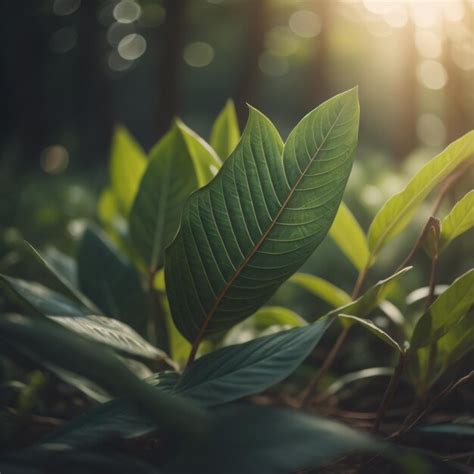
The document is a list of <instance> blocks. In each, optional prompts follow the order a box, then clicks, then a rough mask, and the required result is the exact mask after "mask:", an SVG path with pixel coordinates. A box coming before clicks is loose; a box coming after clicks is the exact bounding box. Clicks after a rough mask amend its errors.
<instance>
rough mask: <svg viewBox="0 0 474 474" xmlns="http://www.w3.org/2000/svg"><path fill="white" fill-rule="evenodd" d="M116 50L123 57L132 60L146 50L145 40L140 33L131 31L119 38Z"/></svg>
mask: <svg viewBox="0 0 474 474" xmlns="http://www.w3.org/2000/svg"><path fill="white" fill-rule="evenodd" d="M117 51H118V53H119V54H120V56H121V57H122V58H123V59H126V60H128V61H133V60H135V59H138V58H139V57H140V56H142V55H143V53H144V52H145V51H146V40H145V38H144V37H143V36H142V35H139V34H136V33H132V34H130V35H127V36H125V37H124V38H122V39H121V40H120V43H119V44H118V47H117Z"/></svg>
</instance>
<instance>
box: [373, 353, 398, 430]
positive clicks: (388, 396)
mask: <svg viewBox="0 0 474 474" xmlns="http://www.w3.org/2000/svg"><path fill="white" fill-rule="evenodd" d="M405 362H406V353H405V352H401V353H400V355H399V358H398V364H397V366H396V367H395V372H394V373H393V375H392V377H391V378H390V382H389V384H388V386H387V389H386V390H385V393H384V395H383V398H382V403H381V404H380V406H379V409H378V411H377V417H376V418H375V422H374V426H373V431H375V432H377V431H379V429H380V425H381V423H382V421H383V419H384V417H385V415H386V413H387V410H388V408H389V406H390V404H391V403H392V400H393V397H394V396H395V393H396V392H397V389H398V386H399V385H400V378H401V375H402V372H403V369H404V368H405Z"/></svg>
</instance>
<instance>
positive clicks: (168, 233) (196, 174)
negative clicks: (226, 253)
mask: <svg viewBox="0 0 474 474" xmlns="http://www.w3.org/2000/svg"><path fill="white" fill-rule="evenodd" d="M219 167H220V161H219V158H218V157H217V156H216V155H215V153H214V151H213V150H212V149H211V148H210V147H209V145H207V143H205V142H204V141H203V140H202V139H201V138H199V137H198V136H197V135H196V134H195V133H194V132H192V131H191V130H190V129H189V128H188V127H186V126H185V125H184V124H183V123H181V122H179V121H177V122H175V123H174V125H173V126H172V127H171V130H170V131H169V132H168V133H167V134H166V135H165V136H164V137H163V138H162V139H161V140H160V141H159V142H158V144H157V145H155V147H154V148H153V149H152V150H151V152H150V164H149V165H148V168H147V170H146V172H145V175H144V176H143V179H142V181H141V184H140V188H139V190H138V194H137V197H136V199H135V202H134V204H133V208H132V211H131V214H130V234H131V237H132V240H133V242H134V244H135V247H136V249H137V250H138V251H139V253H140V255H141V256H142V257H143V259H144V260H145V263H146V264H147V266H148V267H149V268H150V269H152V270H153V271H155V270H156V269H157V268H159V267H161V266H162V265H163V259H164V251H165V248H166V247H167V246H168V245H169V244H170V243H171V241H172V240H173V239H174V237H175V235H176V232H177V231H178V227H179V223H180V219H181V211H182V208H183V204H184V202H185V201H186V199H187V198H188V196H189V195H190V194H191V193H192V192H193V191H195V190H196V189H197V188H198V187H201V186H203V185H204V184H206V183H207V182H208V181H209V180H210V179H212V178H213V177H214V175H215V174H216V172H217V170H218V169H219Z"/></svg>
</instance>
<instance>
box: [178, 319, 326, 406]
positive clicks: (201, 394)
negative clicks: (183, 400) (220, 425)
mask: <svg viewBox="0 0 474 474" xmlns="http://www.w3.org/2000/svg"><path fill="white" fill-rule="evenodd" d="M332 322H333V318H323V319H320V320H319V321H317V322H316V323H314V324H311V325H309V326H305V327H301V328H296V329H290V330H288V331H282V332H279V333H277V334H272V335H270V336H265V337H259V338H257V339H254V340H252V341H249V342H246V343H244V344H237V345H234V346H228V347H224V348H223V349H218V350H216V351H214V352H211V353H210V354H207V355H205V356H203V357H201V358H199V359H198V360H197V361H195V362H194V363H193V364H192V365H191V366H189V367H188V368H187V369H186V370H185V372H184V374H183V375H182V377H181V378H180V379H179V381H178V383H177V385H176V392H177V393H181V394H183V395H186V396H189V397H191V398H192V399H193V400H194V401H196V402H198V403H200V404H202V405H204V406H212V405H220V404H223V403H228V402H231V401H233V400H237V399H239V398H242V397H245V396H247V395H251V394H254V393H259V392H262V391H263V390H265V389H267V388H269V387H271V386H272V385H275V384H277V383H278V382H281V381H282V380H283V379H285V378H287V377H288V376H289V375H291V373H292V372H293V371H294V370H295V369H296V368H297V367H298V366H299V365H300V364H301V363H302V362H303V360H304V359H306V357H308V355H309V354H310V353H311V352H312V351H313V349H314V347H315V346H316V344H318V342H319V341H320V339H321V337H322V336H323V334H324V333H325V331H326V330H327V329H328V327H329V326H330V324H331V323H332Z"/></svg>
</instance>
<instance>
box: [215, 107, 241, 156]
mask: <svg viewBox="0 0 474 474" xmlns="http://www.w3.org/2000/svg"><path fill="white" fill-rule="evenodd" d="M239 140H240V130H239V122H238V120H237V113H236V111H235V106H234V102H233V101H232V100H230V99H229V100H228V101H227V103H226V104H225V106H224V108H223V109H222V111H221V112H220V114H219V116H218V117H217V119H216V121H215V122H214V125H213V126H212V131H211V138H210V144H211V146H212V148H214V150H216V153H217V154H218V155H219V156H220V157H221V159H222V160H225V159H226V158H227V157H228V156H229V155H230V154H231V153H232V152H233V151H234V149H235V147H236V146H237V143H239Z"/></svg>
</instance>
